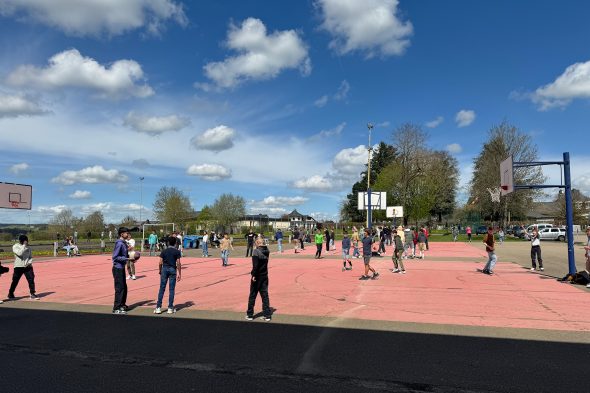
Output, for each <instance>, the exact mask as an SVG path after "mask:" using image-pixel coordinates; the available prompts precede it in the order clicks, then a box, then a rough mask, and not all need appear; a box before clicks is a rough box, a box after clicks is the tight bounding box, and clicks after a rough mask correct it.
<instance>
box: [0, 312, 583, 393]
mask: <svg viewBox="0 0 590 393" xmlns="http://www.w3.org/2000/svg"><path fill="white" fill-rule="evenodd" d="M74 310H75V309H74ZM74 310H72V311H69V312H62V311H50V310H39V309H19V308H9V307H4V306H2V307H0V318H1V321H2V325H1V326H2V328H1V329H2V330H1V331H2V334H1V336H0V364H2V365H3V371H4V372H3V373H2V377H1V378H0V391H1V392H7V393H8V392H19V393H27V392H107V391H108V392H114V391H130V392H136V391H137V392H167V391H174V392H184V391H199V392H230V391H239V392H302V391H309V392H316V391H321V392H358V391H392V392H536V393H539V392H569V393H571V392H587V391H588V384H587V378H586V375H587V366H588V364H590V344H588V343H587V342H586V343H568V342H563V341H562V342H551V341H543V340H535V341H533V340H526V339H502V338H488V337H473V336H472V337H468V336H460V335H452V334H450V335H449V334H447V335H443V334H423V333H410V332H402V331H378V330H368V329H362V328H357V329H353V328H332V327H329V326H323V327H322V326H302V325H295V324H284V323H281V324H278V323H272V322H271V323H265V322H262V321H254V322H248V321H236V320H234V321H227V320H215V319H183V318H176V317H175V316H172V317H170V316H162V317H151V316H150V317H147V316H133V315H126V316H117V315H111V314H106V313H105V314H97V313H85V312H77V311H74ZM485 331H486V330H485V329H484V330H482V334H485Z"/></svg>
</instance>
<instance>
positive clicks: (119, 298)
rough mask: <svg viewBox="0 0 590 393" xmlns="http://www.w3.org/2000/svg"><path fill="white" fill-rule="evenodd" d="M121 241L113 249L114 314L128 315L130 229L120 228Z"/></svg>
mask: <svg viewBox="0 0 590 393" xmlns="http://www.w3.org/2000/svg"><path fill="white" fill-rule="evenodd" d="M118 232H119V239H118V240H117V241H116V242H115V248H114V249H113V257H112V260H113V280H114V282H115V302H114V304H113V314H126V313H127V308H128V307H127V304H126V302H127V282H126V281H125V265H126V264H127V261H128V260H129V251H128V249H127V241H126V240H127V239H128V238H129V229H127V228H126V227H121V228H119V231H118Z"/></svg>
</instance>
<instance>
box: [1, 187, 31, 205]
mask: <svg viewBox="0 0 590 393" xmlns="http://www.w3.org/2000/svg"><path fill="white" fill-rule="evenodd" d="M32 200H33V187H32V186H29V185H26V184H14V183H2V182H0V208H2V209H24V210H31V202H32Z"/></svg>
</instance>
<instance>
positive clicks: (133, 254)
mask: <svg viewBox="0 0 590 393" xmlns="http://www.w3.org/2000/svg"><path fill="white" fill-rule="evenodd" d="M140 257H141V254H140V253H139V251H130V252H129V258H130V259H135V261H136V262H137V260H138V259H139V258H140Z"/></svg>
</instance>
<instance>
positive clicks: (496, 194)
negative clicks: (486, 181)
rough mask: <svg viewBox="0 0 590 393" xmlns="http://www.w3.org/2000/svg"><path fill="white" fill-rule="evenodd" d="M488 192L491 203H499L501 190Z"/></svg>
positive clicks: (493, 189)
mask: <svg viewBox="0 0 590 393" xmlns="http://www.w3.org/2000/svg"><path fill="white" fill-rule="evenodd" d="M488 192H489V193H490V197H491V198H492V202H496V203H500V193H501V192H502V188H500V187H496V188H488Z"/></svg>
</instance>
